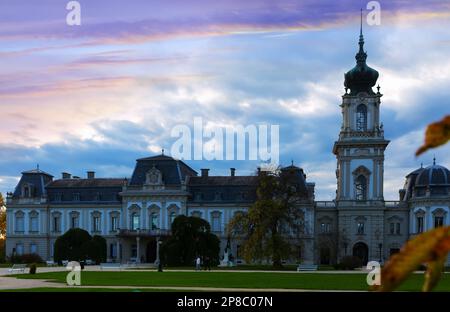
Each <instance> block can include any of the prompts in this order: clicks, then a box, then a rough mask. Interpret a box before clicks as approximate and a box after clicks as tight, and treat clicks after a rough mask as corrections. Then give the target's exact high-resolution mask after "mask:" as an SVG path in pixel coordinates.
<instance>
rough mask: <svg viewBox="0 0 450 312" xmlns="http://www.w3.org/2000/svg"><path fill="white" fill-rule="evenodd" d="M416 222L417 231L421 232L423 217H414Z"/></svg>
mask: <svg viewBox="0 0 450 312" xmlns="http://www.w3.org/2000/svg"><path fill="white" fill-rule="evenodd" d="M416 222H417V233H422V232H423V217H422V216H420V217H417V219H416Z"/></svg>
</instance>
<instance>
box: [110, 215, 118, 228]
mask: <svg viewBox="0 0 450 312" xmlns="http://www.w3.org/2000/svg"><path fill="white" fill-rule="evenodd" d="M117 228H118V224H117V217H116V216H114V217H111V231H112V232H115V231H117Z"/></svg>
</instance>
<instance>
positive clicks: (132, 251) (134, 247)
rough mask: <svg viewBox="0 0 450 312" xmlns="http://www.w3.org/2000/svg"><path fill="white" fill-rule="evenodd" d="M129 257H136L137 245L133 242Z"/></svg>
mask: <svg viewBox="0 0 450 312" xmlns="http://www.w3.org/2000/svg"><path fill="white" fill-rule="evenodd" d="M131 257H132V258H137V245H135V244H133V245H131Z"/></svg>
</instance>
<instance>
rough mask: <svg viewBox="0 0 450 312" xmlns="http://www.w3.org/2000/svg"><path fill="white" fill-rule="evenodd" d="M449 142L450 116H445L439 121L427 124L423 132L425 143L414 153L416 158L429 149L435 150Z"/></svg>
mask: <svg viewBox="0 0 450 312" xmlns="http://www.w3.org/2000/svg"><path fill="white" fill-rule="evenodd" d="M449 140H450V115H447V116H445V117H444V118H443V119H442V120H441V121H438V122H434V123H432V124H429V125H428V127H427V130H426V131H425V142H424V144H423V145H422V146H421V147H420V148H419V149H418V150H417V151H416V156H419V155H420V154H422V153H423V152H425V151H427V150H428V149H430V148H435V147H438V146H440V145H443V144H445V143H447V142H448V141H449Z"/></svg>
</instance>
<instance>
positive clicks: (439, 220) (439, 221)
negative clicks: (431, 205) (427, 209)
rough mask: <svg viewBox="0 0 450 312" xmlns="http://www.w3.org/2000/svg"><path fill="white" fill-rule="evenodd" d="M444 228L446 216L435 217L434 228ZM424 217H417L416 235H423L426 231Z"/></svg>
mask: <svg viewBox="0 0 450 312" xmlns="http://www.w3.org/2000/svg"><path fill="white" fill-rule="evenodd" d="M440 226H444V216H434V227H435V228H437V227H440ZM424 229H425V228H424V217H423V216H417V217H416V233H422V232H423V231H424Z"/></svg>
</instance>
